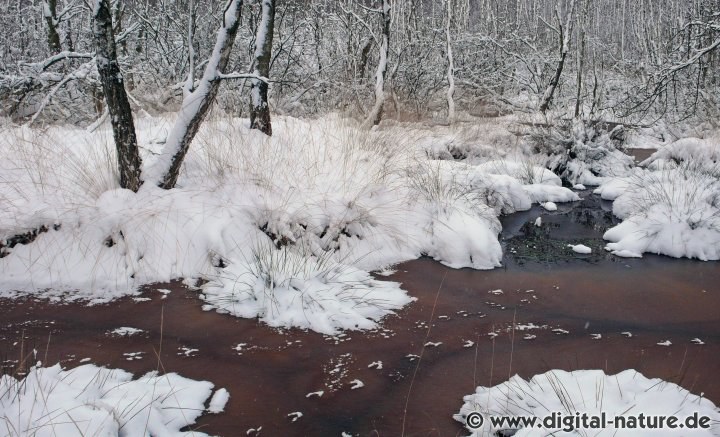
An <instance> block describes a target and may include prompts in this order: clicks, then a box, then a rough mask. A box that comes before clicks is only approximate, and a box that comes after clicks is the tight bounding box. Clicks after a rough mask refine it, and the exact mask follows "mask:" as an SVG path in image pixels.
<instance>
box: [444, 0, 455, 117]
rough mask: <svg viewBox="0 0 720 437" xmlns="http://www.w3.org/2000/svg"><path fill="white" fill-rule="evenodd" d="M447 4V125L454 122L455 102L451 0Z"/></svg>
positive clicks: (447, 0) (446, 0)
mask: <svg viewBox="0 0 720 437" xmlns="http://www.w3.org/2000/svg"><path fill="white" fill-rule="evenodd" d="M445 2H446V3H447V21H446V23H445V42H446V43H447V61H448V69H447V80H448V90H447V104H448V123H449V124H452V123H453V122H454V121H455V100H454V99H453V95H454V94H455V60H454V59H453V51H452V38H451V35H450V27H451V25H452V18H453V16H452V0H445Z"/></svg>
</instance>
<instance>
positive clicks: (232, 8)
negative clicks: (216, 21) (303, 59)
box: [106, 0, 242, 190]
mask: <svg viewBox="0 0 720 437" xmlns="http://www.w3.org/2000/svg"><path fill="white" fill-rule="evenodd" d="M106 1H107V0H106ZM241 9H242V0H231V1H230V2H229V3H228V5H227V8H226V9H225V14H224V16H223V25H222V27H221V28H220V30H218V33H217V38H216V40H215V47H214V48H213V52H212V55H211V56H210V60H209V61H208V63H207V66H206V67H205V73H204V74H203V77H202V79H200V82H199V83H198V86H197V88H195V90H193V92H192V93H190V94H188V95H187V96H186V97H185V98H184V99H183V103H182V107H181V108H180V113H179V114H178V119H177V121H176V122H175V125H174V126H173V128H172V130H170V133H169V134H168V138H167V140H166V142H165V147H164V148H163V152H162V156H161V158H160V160H159V162H158V163H157V164H156V167H155V168H154V169H153V171H152V174H150V175H149V176H150V177H152V178H155V177H158V178H159V179H161V181H160V182H159V184H158V185H159V186H160V187H162V188H164V189H166V190H169V189H171V188H174V187H175V184H176V183H177V179H178V176H179V175H180V167H181V166H182V163H183V160H184V159H185V155H186V154H187V151H188V149H189V148H190V143H191V142H192V140H193V138H195V135H196V134H197V132H198V130H199V129H200V125H201V124H202V122H203V120H205V116H206V115H207V113H208V111H209V110H210V107H211V105H212V103H213V101H215V97H216V96H217V93H218V89H219V88H220V75H221V74H222V71H223V70H225V67H227V64H228V61H229V60H230V54H231V52H232V46H233V43H234V42H235V35H237V30H238V27H240V11H241Z"/></svg>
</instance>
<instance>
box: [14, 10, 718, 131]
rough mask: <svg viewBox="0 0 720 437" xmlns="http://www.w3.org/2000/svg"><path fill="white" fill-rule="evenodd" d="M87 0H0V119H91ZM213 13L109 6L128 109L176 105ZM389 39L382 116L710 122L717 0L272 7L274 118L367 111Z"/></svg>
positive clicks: (236, 51) (250, 47)
mask: <svg viewBox="0 0 720 437" xmlns="http://www.w3.org/2000/svg"><path fill="white" fill-rule="evenodd" d="M93 3H94V1H90V0H24V1H21V2H18V1H17V0H0V8H2V10H3V11H4V13H3V14H2V15H0V105H1V107H0V110H1V111H2V115H6V116H10V117H12V118H14V119H16V120H19V121H24V122H27V121H29V120H34V119H35V118H36V117H41V119H42V120H45V121H52V120H59V121H63V122H68V121H69V122H74V123H91V122H92V121H94V120H96V119H98V118H99V117H101V116H102V114H103V112H104V110H105V107H104V104H103V100H104V97H103V94H102V87H101V85H100V80H99V76H98V72H97V69H96V67H95V62H94V61H93V60H92V58H93V56H94V54H95V45H94V43H93V34H92V29H93V24H92V20H93V17H92V9H93ZM224 7H225V2H222V1H208V2H201V1H197V0H196V1H192V0H126V1H118V0H116V1H113V2H112V4H111V11H112V19H113V26H114V35H115V39H116V43H117V52H118V57H119V65H120V68H121V70H122V72H123V75H124V78H125V86H126V89H127V91H128V95H129V100H130V103H131V105H132V106H133V108H134V109H135V111H138V110H140V111H142V110H145V111H148V112H161V111H167V110H177V109H178V108H179V107H180V104H181V102H182V98H183V89H187V86H186V84H187V81H188V77H191V78H198V77H200V76H201V75H202V72H203V69H204V68H205V66H206V62H207V59H208V58H209V56H210V53H211V51H212V49H213V45H214V43H215V34H216V32H217V29H218V28H219V27H220V26H221V25H222V16H223V10H224ZM242 8H243V10H242V14H241V16H242V21H241V24H240V28H239V30H238V33H237V39H236V43H235V46H234V48H233V51H232V54H231V58H230V61H229V67H228V70H229V71H233V72H247V73H250V72H254V71H257V70H256V67H257V65H255V63H256V53H255V38H256V36H257V35H258V32H257V27H258V23H259V22H260V20H261V14H260V11H261V1H259V0H250V1H246V2H244V4H243V6H242ZM385 9H387V11H388V12H387V14H388V15H385V13H384V10H385ZM388 18H389V26H388V20H387V19H388ZM386 34H387V36H388V38H387V39H388V43H387V64H386V69H385V71H384V72H383V74H382V75H383V80H382V81H381V82H382V83H381V91H382V93H381V94H380V95H381V96H382V97H383V98H384V105H383V106H384V114H385V116H390V117H397V118H400V119H413V118H425V117H429V116H433V117H436V118H442V117H447V116H448V115H450V117H449V118H452V116H453V115H452V112H454V111H455V110H460V111H467V112H470V113H478V114H481V113H487V111H506V110H513V109H514V110H537V109H539V108H541V107H543V106H546V107H547V108H549V109H551V110H561V111H563V112H564V113H566V114H567V115H569V116H573V115H577V116H582V117H592V116H596V115H597V114H603V115H604V116H616V117H625V118H626V119H630V120H633V121H636V122H637V121H643V122H647V121H648V120H652V118H653V117H660V116H665V117H669V118H670V119H672V120H678V119H683V118H685V117H689V116H692V115H701V116H707V115H708V114H711V113H712V111H715V110H716V108H717V105H718V101H717V100H718V96H719V95H720V92H719V91H720V48H719V46H720V6H719V4H718V1H717V0H693V1H687V0H637V1H631V0H502V1H498V0H384V1H383V0H277V2H276V6H275V25H274V38H273V43H272V56H271V58H270V64H269V77H270V79H271V83H270V86H269V97H270V108H271V111H272V112H275V113H289V114H293V115H313V114H321V113H324V112H328V111H344V112H346V113H348V114H350V115H353V116H356V117H358V118H359V119H361V118H366V117H368V116H370V115H371V112H372V111H373V108H374V106H375V105H376V103H377V98H378V94H377V88H378V72H379V68H378V67H379V64H381V62H380V60H381V58H383V55H382V53H383V44H384V43H383V41H384V37H385V35H386ZM190 72H192V73H193V74H189V73H190ZM254 83H255V84H256V85H257V82H256V81H255V82H254ZM252 85H253V81H252V80H251V79H248V78H240V79H239V80H232V81H224V82H223V84H222V85H221V89H220V92H219V94H218V102H219V105H220V107H221V108H222V109H224V110H226V111H228V112H230V113H233V114H235V115H241V116H249V112H248V111H249V90H250V88H251V86H252ZM455 108H457V109H455ZM543 109H544V108H543ZM449 113H450V114H449Z"/></svg>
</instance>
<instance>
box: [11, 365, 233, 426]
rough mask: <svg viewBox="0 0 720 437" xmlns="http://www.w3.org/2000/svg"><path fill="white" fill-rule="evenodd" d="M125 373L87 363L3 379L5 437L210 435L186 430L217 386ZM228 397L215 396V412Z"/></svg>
mask: <svg viewBox="0 0 720 437" xmlns="http://www.w3.org/2000/svg"><path fill="white" fill-rule="evenodd" d="M132 377H133V375H132V374H131V373H128V372H126V371H123V370H120V369H107V368H104V367H97V366H95V365H92V364H86V365H83V366H80V367H76V368H74V369H71V370H63V369H62V368H61V367H60V365H59V364H56V365H55V366H52V367H33V368H31V370H30V371H29V373H28V375H27V376H26V377H25V378H23V379H19V380H18V379H16V378H14V377H13V376H11V375H3V376H1V377H0V434H2V435H6V436H34V437H46V436H47V437H51V436H63V437H72V436H78V437H81V436H117V435H121V436H144V435H154V436H168V437H170V436H177V437H179V436H206V434H204V433H201V432H197V431H192V432H182V431H180V430H181V429H182V428H184V427H186V426H188V425H192V424H194V423H195V421H196V420H197V418H198V417H200V415H202V414H203V413H204V412H206V408H205V402H206V400H207V399H208V398H210V395H211V394H213V384H212V383H210V382H207V381H194V380H192V379H187V378H183V377H182V376H180V375H177V374H175V373H167V374H164V375H159V374H157V373H155V372H150V373H148V374H146V375H145V376H142V377H140V378H138V379H135V380H133V379H132ZM228 399H229V395H228V393H227V391H226V390H225V389H220V390H217V391H216V392H215V394H214V395H213V397H212V400H211V402H210V407H209V410H207V411H208V412H210V413H216V412H221V411H222V410H223V408H224V406H225V403H227V401H228Z"/></svg>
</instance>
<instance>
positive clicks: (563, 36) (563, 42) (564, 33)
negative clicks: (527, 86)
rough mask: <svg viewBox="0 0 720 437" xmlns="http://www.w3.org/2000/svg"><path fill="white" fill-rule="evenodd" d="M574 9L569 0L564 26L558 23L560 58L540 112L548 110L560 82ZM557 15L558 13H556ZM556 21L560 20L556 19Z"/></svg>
mask: <svg viewBox="0 0 720 437" xmlns="http://www.w3.org/2000/svg"><path fill="white" fill-rule="evenodd" d="M574 9H575V0H570V4H569V5H568V10H567V15H566V16H565V26H564V27H563V25H562V24H560V25H559V28H560V35H559V37H560V60H559V61H558V65H557V68H556V69H555V74H554V75H553V77H552V79H551V80H550V85H549V86H548V87H547V89H546V90H545V93H544V94H543V98H542V102H541V103H540V112H542V113H543V114H544V113H545V111H547V110H548V108H549V107H550V102H552V99H553V95H554V94H555V89H556V88H557V86H558V83H560V76H561V75H562V71H563V67H564V66H565V59H566V58H567V54H568V52H569V51H570V39H571V37H572V25H573V21H572V16H573V10H574ZM558 15H559V13H558ZM558 21H560V20H559V19H558Z"/></svg>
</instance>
